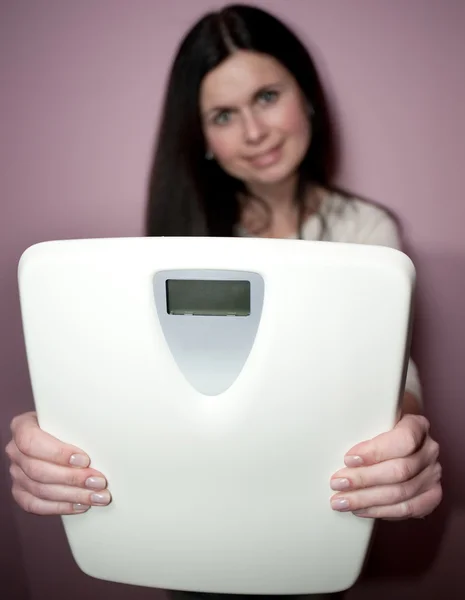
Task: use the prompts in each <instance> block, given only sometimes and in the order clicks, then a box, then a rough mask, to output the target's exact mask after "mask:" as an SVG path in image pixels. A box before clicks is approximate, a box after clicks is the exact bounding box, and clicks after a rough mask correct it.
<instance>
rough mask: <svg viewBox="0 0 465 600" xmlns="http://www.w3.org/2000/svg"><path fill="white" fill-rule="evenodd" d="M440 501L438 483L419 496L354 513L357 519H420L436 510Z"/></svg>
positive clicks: (440, 488)
mask: <svg viewBox="0 0 465 600" xmlns="http://www.w3.org/2000/svg"><path fill="white" fill-rule="evenodd" d="M441 500H442V487H441V484H440V483H439V482H438V483H436V484H435V485H434V486H433V487H432V488H430V489H429V490H427V491H426V492H423V493H422V494H420V495H419V496H416V497H414V498H411V499H410V500H406V501H404V502H399V503H398V504H392V505H387V506H372V507H370V508H367V509H363V510H359V511H355V512H354V514H355V515H357V516H358V517H363V518H370V519H388V520H395V521H397V520H404V519H412V518H413V519H422V518H424V517H427V516H428V515H429V514H431V513H432V512H433V510H435V508H437V506H438V505H439V504H440V502H441Z"/></svg>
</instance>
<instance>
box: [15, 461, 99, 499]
mask: <svg viewBox="0 0 465 600" xmlns="http://www.w3.org/2000/svg"><path fill="white" fill-rule="evenodd" d="M10 472H11V475H12V477H13V480H14V487H15V488H18V489H20V490H21V491H23V492H27V493H28V494H30V495H32V496H33V497H35V498H37V499H39V500H46V501H49V502H52V503H55V504H56V503H57V502H58V503H69V504H82V505H85V506H90V505H92V506H106V505H107V504H109V502H110V500H111V496H110V492H109V491H108V490H106V489H104V488H103V489H99V490H92V489H90V490H89V489H85V488H77V487H71V486H67V485H60V484H47V483H40V482H38V481H33V480H32V479H30V478H29V477H27V475H26V474H25V473H24V472H23V471H22V470H21V469H20V468H19V467H18V466H17V465H12V466H11V469H10Z"/></svg>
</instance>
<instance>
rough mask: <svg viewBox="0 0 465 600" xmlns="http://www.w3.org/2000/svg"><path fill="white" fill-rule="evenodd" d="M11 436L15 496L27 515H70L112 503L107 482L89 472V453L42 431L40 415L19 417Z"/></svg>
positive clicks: (8, 446)
mask: <svg viewBox="0 0 465 600" xmlns="http://www.w3.org/2000/svg"><path fill="white" fill-rule="evenodd" d="M11 432H12V435H13V439H12V440H11V441H10V442H9V444H8V445H7V447H6V453H7V455H8V456H9V458H10V460H11V466H10V473H11V477H12V480H13V487H12V494H13V497H14V499H15V500H16V502H17V503H18V504H19V505H20V506H21V508H23V509H24V510H25V511H27V512H31V513H34V514H37V515H68V514H75V513H82V512H85V511H86V510H88V509H89V507H90V506H91V505H92V506H105V505H106V504H108V503H109V502H110V500H111V496H110V493H109V491H108V490H107V489H106V487H107V482H106V479H105V477H104V475H102V473H100V472H99V471H96V470H95V469H91V468H89V464H90V459H89V457H88V456H87V455H86V453H85V452H83V451H82V450H80V449H79V448H76V447H75V446H71V445H69V444H64V443H63V442H61V441H60V440H57V439H56V438H54V437H52V436H51V435H49V434H48V433H45V432H44V431H42V430H41V429H40V427H39V424H38V422H37V417H36V413H34V412H29V413H25V414H22V415H19V416H18V417H15V418H14V419H13V421H12V422H11Z"/></svg>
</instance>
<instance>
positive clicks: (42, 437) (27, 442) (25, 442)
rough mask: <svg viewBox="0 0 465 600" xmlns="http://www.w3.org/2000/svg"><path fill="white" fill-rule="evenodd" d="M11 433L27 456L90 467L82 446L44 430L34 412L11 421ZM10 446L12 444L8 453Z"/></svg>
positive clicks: (18, 446)
mask: <svg viewBox="0 0 465 600" xmlns="http://www.w3.org/2000/svg"><path fill="white" fill-rule="evenodd" d="M11 433H12V435H13V440H14V443H15V445H16V447H17V448H18V450H19V451H20V452H21V453H22V454H24V455H26V456H30V457H32V458H35V459H38V460H43V461H46V462H51V463H55V464H58V465H68V466H69V465H71V466H76V467H88V466H89V464H90V459H89V457H88V456H87V454H86V453H85V452H83V451H82V450H81V449H80V448H77V447H76V446H72V445H70V444H65V443H63V442H61V441H60V440H57V438H55V437H53V436H51V435H50V434H48V433H46V432H45V431H42V429H40V427H39V424H38V421H37V416H36V413H34V412H29V413H25V414H22V415H19V416H18V417H15V418H14V419H13V421H12V422H11ZM9 447H10V444H9V445H8V446H7V453H9ZM10 450H11V448H10Z"/></svg>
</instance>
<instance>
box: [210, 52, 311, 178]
mask: <svg viewBox="0 0 465 600" xmlns="http://www.w3.org/2000/svg"><path fill="white" fill-rule="evenodd" d="M200 109H201V116H202V123H203V131H204V135H205V139H206V143H207V148H208V149H209V151H210V152H211V153H212V154H213V156H214V158H215V160H216V161H217V162H218V163H219V164H220V165H221V167H222V168H223V169H224V170H225V171H226V172H227V173H229V174H230V175H232V176H233V177H236V178H237V179H240V180H242V181H244V183H245V184H246V185H249V186H254V185H260V186H270V185H276V184H279V183H281V182H283V181H284V180H286V179H288V178H289V177H290V176H292V175H293V174H294V173H295V171H296V168H297V167H298V166H299V164H300V162H301V161H302V159H303V157H304V156H305V154H306V152H307V149H308V146H309V144H310V138H311V131H310V123H309V118H308V107H307V106H306V102H305V99H304V97H303V94H302V92H301V90H300V88H299V86H298V84H297V82H296V81H295V79H294V78H293V76H292V75H291V74H290V73H289V71H287V69H285V67H283V66H282V65H281V64H280V63H279V62H278V61H277V60H275V59H274V58H272V57H270V56H268V55H265V54H258V53H255V52H249V51H242V50H240V51H237V52H235V53H234V54H233V55H231V56H230V57H229V58H228V59H227V60H225V61H224V62H223V63H222V64H221V65H220V66H219V67H217V68H216V69H214V70H213V71H210V73H209V74H208V75H207V76H206V77H205V78H204V80H203V82H202V86H201V90H200Z"/></svg>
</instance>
